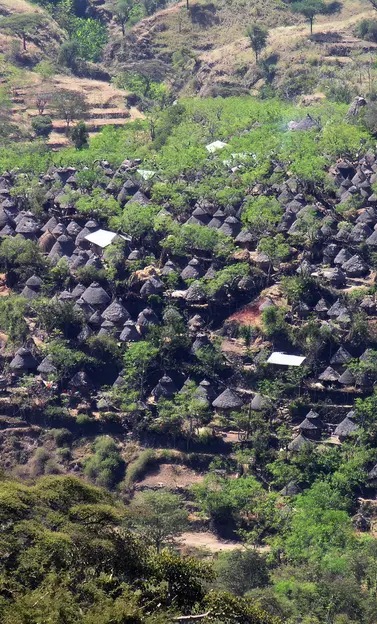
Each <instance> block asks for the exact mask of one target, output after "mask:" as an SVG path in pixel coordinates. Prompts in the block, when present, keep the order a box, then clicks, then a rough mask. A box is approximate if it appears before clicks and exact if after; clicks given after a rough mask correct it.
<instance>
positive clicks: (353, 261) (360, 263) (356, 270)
mask: <svg viewBox="0 0 377 624" xmlns="http://www.w3.org/2000/svg"><path fill="white" fill-rule="evenodd" d="M342 269H343V271H345V273H346V274H347V275H349V276H350V277H361V276H362V275H365V274H366V273H368V272H369V267H368V265H367V264H366V262H364V260H363V259H362V258H361V257H360V256H359V255H358V254H355V255H354V256H352V258H350V259H349V260H347V262H345V263H344V264H342Z"/></svg>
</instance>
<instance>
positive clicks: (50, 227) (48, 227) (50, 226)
mask: <svg viewBox="0 0 377 624" xmlns="http://www.w3.org/2000/svg"><path fill="white" fill-rule="evenodd" d="M57 225H58V220H57V218H56V217H51V218H50V219H49V220H48V221H47V223H45V224H44V226H43V227H42V232H52V230H53V229H54V228H55V227H56V226H57Z"/></svg>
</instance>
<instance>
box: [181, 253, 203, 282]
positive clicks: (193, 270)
mask: <svg viewBox="0 0 377 624" xmlns="http://www.w3.org/2000/svg"><path fill="white" fill-rule="evenodd" d="M200 275H201V270H200V264H199V261H198V260H196V258H193V259H192V260H190V262H189V263H188V265H187V266H186V267H185V268H184V269H183V271H182V272H181V278H182V279H183V280H188V279H196V278H197V277H200Z"/></svg>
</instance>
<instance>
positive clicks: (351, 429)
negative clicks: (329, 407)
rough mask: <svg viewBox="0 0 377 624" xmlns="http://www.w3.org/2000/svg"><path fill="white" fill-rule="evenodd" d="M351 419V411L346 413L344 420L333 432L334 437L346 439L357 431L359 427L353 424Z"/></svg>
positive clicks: (352, 414) (352, 413)
mask: <svg viewBox="0 0 377 624" xmlns="http://www.w3.org/2000/svg"><path fill="white" fill-rule="evenodd" d="M353 417H354V412H352V411H351V412H348V414H347V416H346V417H345V419H344V420H342V422H341V423H339V425H338V426H337V428H336V429H335V432H334V433H335V435H337V436H339V437H340V438H346V437H347V436H349V435H350V434H351V433H355V432H356V431H357V430H358V429H359V427H358V425H357V424H356V423H355V422H354V420H353Z"/></svg>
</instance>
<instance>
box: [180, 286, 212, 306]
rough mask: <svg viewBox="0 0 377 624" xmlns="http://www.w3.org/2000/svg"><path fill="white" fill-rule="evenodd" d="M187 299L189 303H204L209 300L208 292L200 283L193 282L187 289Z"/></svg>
mask: <svg viewBox="0 0 377 624" xmlns="http://www.w3.org/2000/svg"><path fill="white" fill-rule="evenodd" d="M185 299H186V301H187V302H188V303H203V302H204V301H206V299H207V295H206V292H205V290H204V288H203V286H202V284H201V283H200V282H193V283H192V284H191V286H190V287H189V288H188V289H187V291H186V294H185Z"/></svg>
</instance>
